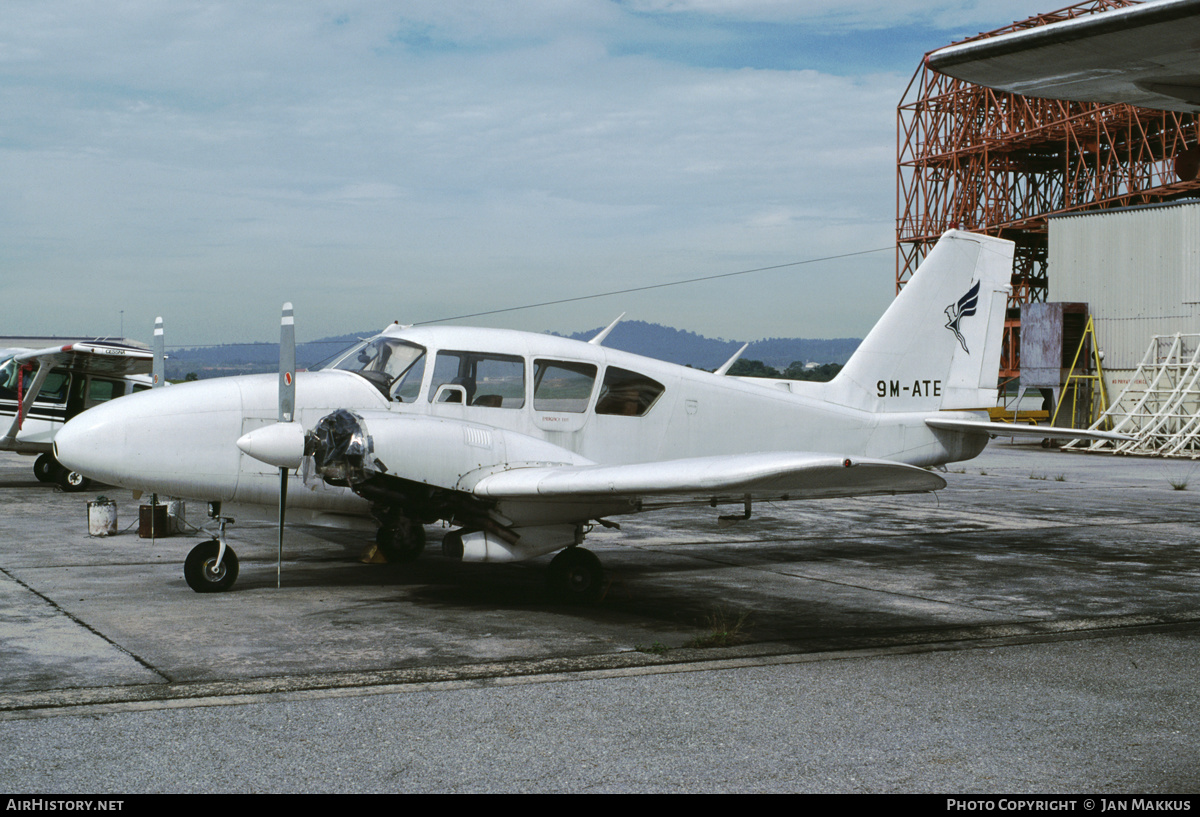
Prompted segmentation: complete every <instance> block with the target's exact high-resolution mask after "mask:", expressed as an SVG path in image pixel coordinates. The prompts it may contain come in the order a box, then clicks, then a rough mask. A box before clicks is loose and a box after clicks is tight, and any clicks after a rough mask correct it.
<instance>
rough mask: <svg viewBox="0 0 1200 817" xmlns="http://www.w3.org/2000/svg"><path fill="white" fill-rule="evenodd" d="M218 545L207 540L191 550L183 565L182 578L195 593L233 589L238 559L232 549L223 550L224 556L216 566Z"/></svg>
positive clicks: (221, 591) (236, 575) (220, 591)
mask: <svg viewBox="0 0 1200 817" xmlns="http://www.w3.org/2000/svg"><path fill="white" fill-rule="evenodd" d="M219 548H220V544H219V543H217V542H215V541H213V540H211V539H210V540H208V541H206V542H201V543H200V544H198V545H196V546H195V547H194V548H192V552H191V553H189V554H188V556H187V559H186V560H185V561H184V563H183V578H184V579H186V580H187V583H188V587H190V588H192V589H193V590H195V591H196V592H197V593H223V592H225V591H226V590H228V589H229V588H231V587H233V583H234V582H235V581H237V577H238V559H237V554H235V553H234V552H233V548H231V547H226V548H225V556H224V558H222V559H221V564H220V565H219V566H218V565H217V551H218V550H219Z"/></svg>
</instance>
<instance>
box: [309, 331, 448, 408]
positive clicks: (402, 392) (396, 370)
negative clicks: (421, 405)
mask: <svg viewBox="0 0 1200 817" xmlns="http://www.w3.org/2000/svg"><path fill="white" fill-rule="evenodd" d="M329 368H331V369H342V370H343V371H347V372H355V373H356V374H359V375H362V376H363V377H365V378H366V379H367V380H369V381H371V383H372V384H374V386H375V387H376V388H377V389H379V390H380V391H381V392H383V393H384V394H385V395H387V397H388V399H391V400H398V401H400V402H412V401H413V400H415V399H416V397H417V394H418V393H419V392H420V391H421V378H422V377H423V376H424V375H425V348H424V347H422V346H417V345H416V344H415V343H408V342H407V341H403V340H396V339H395V338H383V337H380V338H375V339H374V340H370V341H366V342H364V343H362V344H359V345H358V346H356V347H354V348H352V349H350V351H348V352H347V353H346V354H344V355H342V357H341V359H340V360H338V361H336V362H335V363H334V364H333V365H332V366H330V367H329Z"/></svg>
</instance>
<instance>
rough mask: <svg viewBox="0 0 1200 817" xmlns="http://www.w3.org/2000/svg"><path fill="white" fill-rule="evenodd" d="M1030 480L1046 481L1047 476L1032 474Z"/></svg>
mask: <svg viewBox="0 0 1200 817" xmlns="http://www.w3.org/2000/svg"><path fill="white" fill-rule="evenodd" d="M1029 478H1030V479H1040V480H1044V479H1046V475H1045V474H1030V475H1029Z"/></svg>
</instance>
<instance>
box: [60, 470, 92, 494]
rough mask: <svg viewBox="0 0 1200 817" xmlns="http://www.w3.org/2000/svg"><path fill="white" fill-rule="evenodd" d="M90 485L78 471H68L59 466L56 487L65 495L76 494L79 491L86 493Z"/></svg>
mask: <svg viewBox="0 0 1200 817" xmlns="http://www.w3.org/2000/svg"><path fill="white" fill-rule="evenodd" d="M91 485H92V481H91V480H90V479H88V478H87V477H85V476H84V475H83V474H81V473H79V472H78V471H68V470H67V469H66V468H63V467H62V466H59V472H58V487H59V488H62V489H63V490H64V491H66V492H67V493H69V494H77V493H79V492H80V491H86V490H87V489H88V488H90V487H91Z"/></svg>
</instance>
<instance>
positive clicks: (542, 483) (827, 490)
mask: <svg viewBox="0 0 1200 817" xmlns="http://www.w3.org/2000/svg"><path fill="white" fill-rule="evenodd" d="M945 485H946V482H945V480H943V479H942V478H941V477H939V476H937V475H936V474H932V473H930V472H929V471H926V470H924V469H922V468H916V467H914V466H911V465H904V464H902V463H896V462H888V461H885V460H868V459H859V458H846V457H837V456H831V455H829V454H813V453H807V452H793V451H772V452H765V453H756V454H731V455H726V456H716V457H697V458H694V459H682V460H666V461H663V462H646V463H636V464H632V465H576V466H561V465H559V466H535V467H530V468H514V469H512V470H508V471H502V472H499V473H494V474H490V475H488V476H485V477H483V478H481V479H480V480H479V481H478V482H477V483H475V484H474V485H473V486H471V487H470V490H471V491H472V493H474V494H476V495H477V496H486V497H491V498H497V499H499V498H506V499H521V498H541V499H551V498H553V499H560V500H571V499H579V498H595V497H614V498H615V497H623V498H624V497H629V498H638V497H653V496H697V497H708V496H715V495H737V496H744V495H747V494H748V495H750V496H753V497H759V496H761V497H764V498H766V497H783V496H786V497H787V498H788V499H818V498H822V497H835V496H863V495H869V494H900V493H924V492H926V491H936V490H939V489H940V488H944V487H945Z"/></svg>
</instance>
